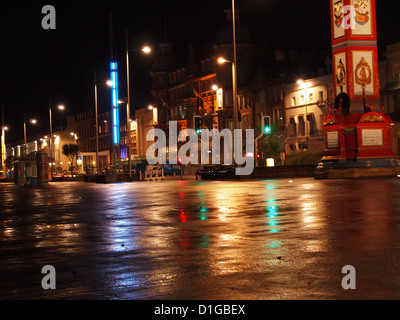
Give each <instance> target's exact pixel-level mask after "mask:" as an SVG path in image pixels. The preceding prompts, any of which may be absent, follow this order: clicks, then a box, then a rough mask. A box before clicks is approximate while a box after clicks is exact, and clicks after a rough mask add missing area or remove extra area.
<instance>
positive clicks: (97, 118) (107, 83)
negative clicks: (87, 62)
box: [94, 70, 112, 173]
mask: <svg viewBox="0 0 400 320" xmlns="http://www.w3.org/2000/svg"><path fill="white" fill-rule="evenodd" d="M97 85H98V84H97V76H96V70H94V113H95V118H96V119H95V121H96V173H97V172H98V169H99V115H98V105H97V103H98V97H97V96H98V95H97ZM106 85H107V86H109V87H111V85H112V81H111V80H108V81H107V82H106Z"/></svg>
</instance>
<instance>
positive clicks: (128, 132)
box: [125, 28, 151, 179]
mask: <svg viewBox="0 0 400 320" xmlns="http://www.w3.org/2000/svg"><path fill="white" fill-rule="evenodd" d="M125 45H126V47H125V54H126V86H127V98H128V99H127V102H126V130H127V135H128V148H127V149H128V150H127V152H128V168H129V179H131V178H132V168H131V166H132V159H131V145H130V144H131V136H130V123H129V120H130V117H131V115H130V107H131V94H130V75H129V52H130V51H141V52H143V53H145V54H149V53H150V52H151V48H150V47H148V46H145V47H143V48H142V49H140V50H139V49H129V41H128V28H125Z"/></svg>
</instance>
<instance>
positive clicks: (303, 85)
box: [297, 79, 311, 151]
mask: <svg viewBox="0 0 400 320" xmlns="http://www.w3.org/2000/svg"><path fill="white" fill-rule="evenodd" d="M297 84H298V85H299V86H300V89H304V107H305V111H306V121H305V131H306V132H305V133H306V143H307V151H309V150H310V147H309V145H308V143H309V126H308V116H307V111H308V110H307V107H308V101H307V88H310V87H311V83H310V82H305V81H304V80H302V79H300V80H298V81H297Z"/></svg>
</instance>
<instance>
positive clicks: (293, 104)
mask: <svg viewBox="0 0 400 320" xmlns="http://www.w3.org/2000/svg"><path fill="white" fill-rule="evenodd" d="M294 106H296V97H292V107H294Z"/></svg>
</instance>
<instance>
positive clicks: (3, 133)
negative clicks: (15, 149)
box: [1, 125, 8, 177]
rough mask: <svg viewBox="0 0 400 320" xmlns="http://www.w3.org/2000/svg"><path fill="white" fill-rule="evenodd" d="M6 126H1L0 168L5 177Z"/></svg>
mask: <svg viewBox="0 0 400 320" xmlns="http://www.w3.org/2000/svg"><path fill="white" fill-rule="evenodd" d="M7 130H8V127H6V126H4V125H3V126H2V127H1V168H2V169H3V176H4V177H6V176H7V174H6V159H7V148H6V131H7Z"/></svg>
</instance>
